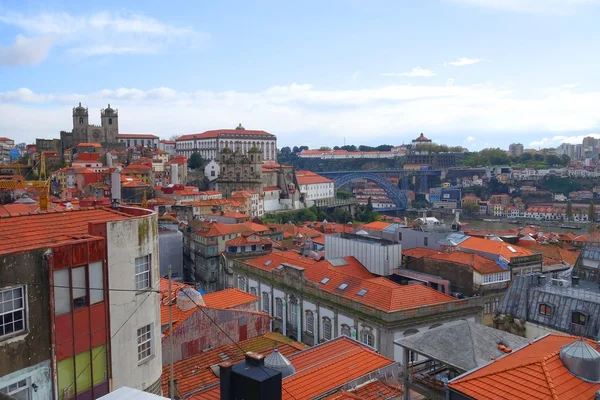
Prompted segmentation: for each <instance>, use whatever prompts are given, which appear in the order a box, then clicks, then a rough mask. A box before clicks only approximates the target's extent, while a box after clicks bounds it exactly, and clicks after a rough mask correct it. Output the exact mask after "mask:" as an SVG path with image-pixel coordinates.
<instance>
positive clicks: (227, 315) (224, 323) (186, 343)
mask: <svg viewBox="0 0 600 400" xmlns="http://www.w3.org/2000/svg"><path fill="white" fill-rule="evenodd" d="M205 313H206V315H205ZM207 315H208V317H210V319H212V320H213V321H215V322H216V323H217V324H218V325H219V327H221V328H222V329H223V330H224V331H225V332H227V335H228V336H229V337H227V336H226V335H225V334H223V332H222V331H221V329H219V327H217V326H215V324H213V323H212V322H211V321H210V319H209V318H208V317H207ZM270 327H271V318H270V317H269V316H268V315H267V314H263V313H255V312H246V311H239V310H218V309H215V308H204V312H202V311H201V310H198V311H196V312H195V313H193V314H192V315H190V316H189V317H188V318H186V320H185V321H184V322H183V323H181V324H180V325H179V326H178V327H177V328H175V329H174V330H173V339H172V340H173V348H174V351H173V361H174V362H176V361H179V360H182V359H184V358H187V357H190V356H193V355H195V354H198V353H201V352H202V351H203V350H206V349H209V348H215V347H219V346H222V345H229V344H231V343H232V342H231V339H233V341H235V342H239V341H242V340H246V339H251V338H254V337H257V336H262V335H264V334H265V333H268V332H269V331H270ZM230 338H231V339H230ZM170 345H171V339H170V338H169V336H167V337H165V338H164V339H163V342H162V354H163V364H168V363H169V362H170V361H171V347H170Z"/></svg>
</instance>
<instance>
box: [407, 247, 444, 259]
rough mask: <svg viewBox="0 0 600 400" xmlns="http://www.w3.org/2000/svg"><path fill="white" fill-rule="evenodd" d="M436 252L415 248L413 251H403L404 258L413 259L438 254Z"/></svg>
mask: <svg viewBox="0 0 600 400" xmlns="http://www.w3.org/2000/svg"><path fill="white" fill-rule="evenodd" d="M437 253H438V252H437V251H436V250H432V249H426V248H425V247H414V248H412V249H406V250H403V251H402V255H403V256H407V257H412V258H423V257H427V256H432V255H434V254H437Z"/></svg>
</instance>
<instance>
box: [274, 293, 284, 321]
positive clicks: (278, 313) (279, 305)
mask: <svg viewBox="0 0 600 400" xmlns="http://www.w3.org/2000/svg"><path fill="white" fill-rule="evenodd" d="M275 318H279V319H283V299H282V298H281V297H277V298H276V299H275Z"/></svg>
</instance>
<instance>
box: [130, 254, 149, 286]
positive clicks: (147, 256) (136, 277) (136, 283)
mask: <svg viewBox="0 0 600 400" xmlns="http://www.w3.org/2000/svg"><path fill="white" fill-rule="evenodd" d="M144 258H146V259H147V262H146V263H145V264H146V265H147V266H148V268H147V270H144V271H141V272H138V260H139V259H144ZM134 262H135V271H134V272H135V289H136V290H138V291H144V290H148V289H150V286H151V285H152V272H151V265H152V258H151V255H150V254H147V255H145V256H140V257H136V258H135V261H134ZM141 265H144V264H143V263H142V264H140V266H141ZM142 275H148V278H147V281H148V285H147V286H145V287H139V286H138V276H142ZM145 281H146V279H142V280H141V281H140V282H142V283H143V282H145Z"/></svg>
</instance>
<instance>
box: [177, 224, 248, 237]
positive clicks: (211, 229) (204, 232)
mask: <svg viewBox="0 0 600 400" xmlns="http://www.w3.org/2000/svg"><path fill="white" fill-rule="evenodd" d="M188 226H189V227H190V228H192V229H193V230H194V231H195V233H196V234H197V235H198V236H203V237H214V236H225V235H231V234H235V233H244V232H251V231H252V229H251V228H249V227H248V226H247V225H245V224H241V223H240V224H224V223H222V222H207V221H199V220H195V221H191V222H190V223H189V224H188Z"/></svg>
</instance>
